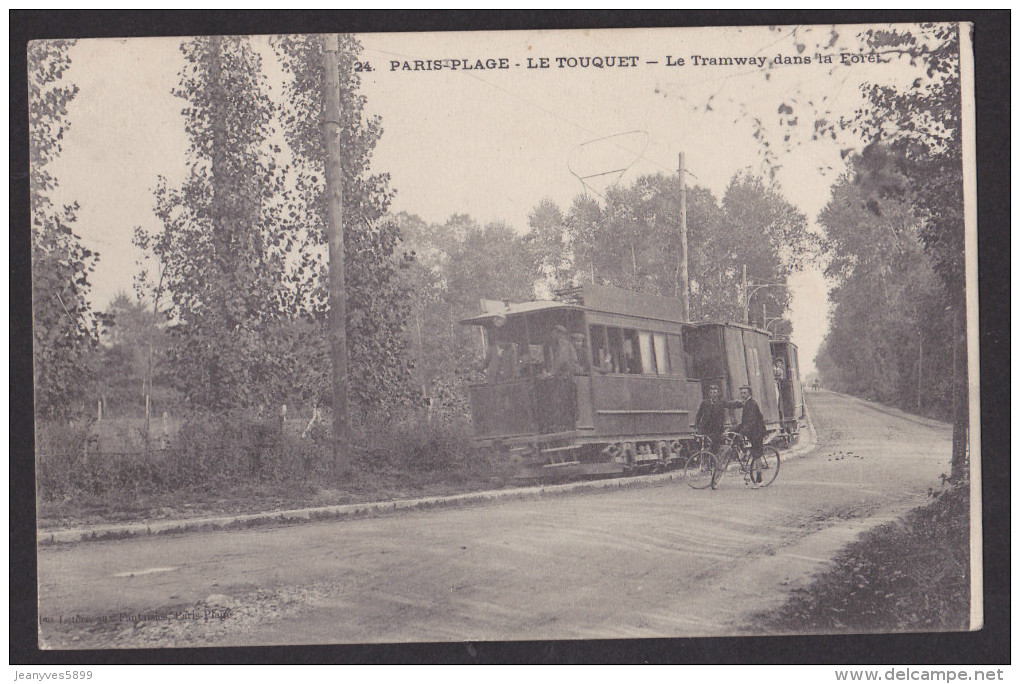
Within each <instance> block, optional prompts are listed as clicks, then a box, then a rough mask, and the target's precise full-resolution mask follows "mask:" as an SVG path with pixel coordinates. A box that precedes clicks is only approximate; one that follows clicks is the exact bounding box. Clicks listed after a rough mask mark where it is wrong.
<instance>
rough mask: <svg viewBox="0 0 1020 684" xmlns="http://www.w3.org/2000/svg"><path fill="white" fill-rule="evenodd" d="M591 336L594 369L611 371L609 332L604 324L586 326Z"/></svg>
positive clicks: (605, 371)
mask: <svg viewBox="0 0 1020 684" xmlns="http://www.w3.org/2000/svg"><path fill="white" fill-rule="evenodd" d="M588 335H589V337H591V355H592V362H593V365H594V366H595V368H596V369H598V370H599V371H601V372H603V373H612V372H613V361H612V356H611V355H610V353H609V333H608V332H607V331H606V326H604V325H592V326H589V328H588Z"/></svg>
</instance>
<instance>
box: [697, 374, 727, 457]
mask: <svg viewBox="0 0 1020 684" xmlns="http://www.w3.org/2000/svg"><path fill="white" fill-rule="evenodd" d="M725 424H726V407H725V406H724V405H723V403H722V401H721V400H720V399H719V386H718V385H710V386H709V388H708V399H705V400H704V401H702V402H701V406H699V407H698V415H697V416H696V417H695V418H694V431H695V432H697V433H698V434H699V435H707V436H708V437H709V438H711V440H712V450H713V451H716V452H718V450H719V447H720V446H722V438H723V429H724V427H725Z"/></svg>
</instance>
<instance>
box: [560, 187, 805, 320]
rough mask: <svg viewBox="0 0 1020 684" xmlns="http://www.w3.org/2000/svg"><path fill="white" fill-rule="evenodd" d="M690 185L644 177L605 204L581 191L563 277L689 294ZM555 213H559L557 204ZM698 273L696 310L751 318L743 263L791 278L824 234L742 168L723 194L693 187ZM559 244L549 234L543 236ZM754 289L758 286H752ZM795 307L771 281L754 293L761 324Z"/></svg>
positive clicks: (566, 229)
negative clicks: (683, 229) (684, 274)
mask: <svg viewBox="0 0 1020 684" xmlns="http://www.w3.org/2000/svg"><path fill="white" fill-rule="evenodd" d="M679 197H680V188H679V182H678V180H677V178H676V177H666V176H663V175H661V174H660V175H655V176H645V177H642V178H639V179H638V180H637V181H635V182H634V183H633V184H632V185H630V186H629V187H614V188H611V189H610V190H609V191H608V192H607V193H606V201H605V205H604V206H602V205H600V204H599V203H597V202H596V201H595V200H593V199H591V198H589V197H584V196H579V197H577V198H575V199H574V201H573V204H572V205H571V207H570V209H569V210H568V211H567V213H566V215H565V216H564V218H563V220H562V221H561V222H560V225H561V226H562V228H561V230H562V231H563V233H564V238H563V243H564V244H566V245H567V249H566V257H563V256H562V253H561V252H558V253H556V255H555V257H554V258H555V259H557V260H558V261H565V262H566V264H565V266H561V267H560V268H559V269H558V271H557V272H558V273H559V274H560V278H559V280H560V282H561V283H565V282H596V283H602V284H607V285H614V286H617V287H622V288H625V289H630V290H637V291H643V292H650V293H653V294H658V295H664V296H671V297H677V296H679V295H680V292H681V287H682V283H681V280H680V257H681V237H680V205H679ZM544 212H545V215H551V212H550V211H549V210H548V208H545V209H544ZM687 231H688V235H687V247H688V273H689V278H690V281H691V315H692V318H693V319H695V320H709V319H712V320H737V321H739V320H742V319H743V314H744V310H743V306H742V304H741V287H742V284H741V281H742V272H743V267H744V266H746V267H747V273H748V276H749V279H750V281H751V282H752V283H759V284H763V283H773V284H779V285H782V284H785V282H786V278H787V277H788V276H789V275H790V274H791V273H793V272H794V271H796V270H799V269H800V268H802V267H803V265H804V263H805V261H806V260H807V259H808V258H809V256H810V255H811V253H812V252H813V251H814V248H815V243H816V239H815V237H814V236H813V235H812V234H811V233H809V232H808V231H807V221H806V218H805V217H804V216H803V214H801V213H800V212H798V211H797V210H796V209H795V208H794V207H793V206H792V205H791V204H790V203H789V202H787V201H786V199H785V198H783V197H782V195H781V194H780V193H779V192H778V191H777V190H776V189H774V188H771V187H769V186H767V185H766V184H765V183H764V182H763V180H762V179H760V178H758V177H756V176H753V175H751V174H749V173H741V174H737V175H736V176H734V178H733V179H732V180H731V182H730V184H729V186H728V187H727V189H726V193H725V194H724V195H723V198H722V202H721V203H720V201H719V200H718V199H716V197H715V196H714V195H713V194H712V193H711V192H710V191H708V190H706V189H704V188H700V187H697V186H695V187H692V188H688V190H687ZM550 242H551V244H553V245H555V246H558V243H557V242H556V241H555V240H552V241H549V240H548V239H547V240H546V241H545V243H543V244H548V243H550ZM749 292H753V290H752V288H749ZM763 304H764V305H765V306H766V308H767V311H768V313H769V317H770V318H775V317H777V316H779V315H781V314H782V313H783V312H785V311H786V309H787V307H788V305H789V293H788V292H787V291H786V290H785V289H784V288H782V287H770V288H762V289H760V290H758V291H757V294H755V295H753V298H752V300H751V306H752V314H754V315H753V316H752V318H753V320H755V321H757V322H758V323H759V324H760V325H763V322H762V321H761V320H760V319H761V316H760V312H761V310H762V305H763Z"/></svg>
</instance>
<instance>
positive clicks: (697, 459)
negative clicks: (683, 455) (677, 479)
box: [684, 435, 716, 489]
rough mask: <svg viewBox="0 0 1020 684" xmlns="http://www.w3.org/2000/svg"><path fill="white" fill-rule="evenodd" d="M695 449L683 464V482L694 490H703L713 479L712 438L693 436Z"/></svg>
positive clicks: (714, 465) (713, 457) (714, 463)
mask: <svg viewBox="0 0 1020 684" xmlns="http://www.w3.org/2000/svg"><path fill="white" fill-rule="evenodd" d="M694 441H695V442H697V443H698V447H697V449H696V450H695V451H694V453H692V454H691V455H690V456H688V457H687V460H686V461H685V462H684V480H686V481H687V484H688V485H690V486H691V487H693V488H694V489H705V488H706V487H710V486H711V485H712V481H713V480H714V479H715V468H716V460H715V455H714V454H713V453H712V438H711V437H709V436H708V435H694Z"/></svg>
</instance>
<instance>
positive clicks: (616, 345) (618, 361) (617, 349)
mask: <svg viewBox="0 0 1020 684" xmlns="http://www.w3.org/2000/svg"><path fill="white" fill-rule="evenodd" d="M606 332H607V333H608V336H609V361H610V364H611V368H610V372H611V373H626V372H627V367H626V366H625V365H624V353H623V330H621V329H620V328H608V329H607V330H606Z"/></svg>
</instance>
